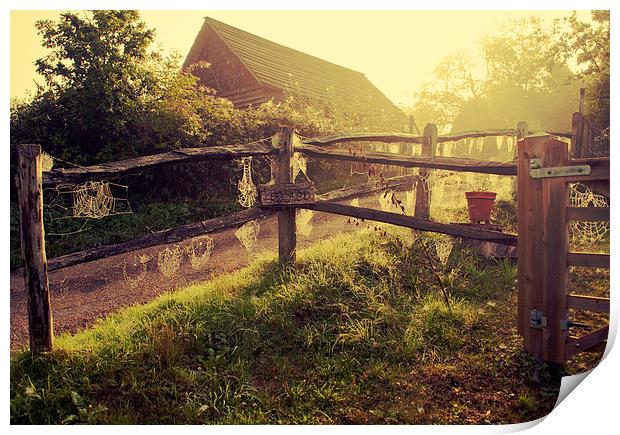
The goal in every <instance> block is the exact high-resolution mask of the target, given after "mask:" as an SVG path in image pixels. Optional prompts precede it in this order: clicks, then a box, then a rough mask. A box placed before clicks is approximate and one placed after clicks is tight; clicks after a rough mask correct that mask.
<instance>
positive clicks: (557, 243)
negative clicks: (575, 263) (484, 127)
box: [517, 134, 568, 363]
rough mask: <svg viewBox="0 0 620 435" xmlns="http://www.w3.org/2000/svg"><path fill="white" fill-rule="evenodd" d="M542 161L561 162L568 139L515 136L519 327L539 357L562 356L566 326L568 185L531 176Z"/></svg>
mask: <svg viewBox="0 0 620 435" xmlns="http://www.w3.org/2000/svg"><path fill="white" fill-rule="evenodd" d="M532 159H538V164H540V166H541V167H552V166H563V165H564V164H565V163H566V161H567V160H568V149H567V145H566V144H565V143H564V142H561V141H558V140H555V139H553V138H552V137H551V136H550V135H548V134H534V135H530V136H527V137H525V138H523V139H522V140H520V141H518V142H517V181H518V191H517V207H518V234H519V246H518V268H519V272H518V273H519V275H518V277H519V278H518V288H519V294H518V330H519V333H520V334H521V335H522V336H523V340H524V344H525V348H526V350H527V351H528V352H529V353H530V354H531V355H533V356H534V357H535V358H537V359H540V360H545V361H551V362H558V363H563V362H564V346H565V341H566V337H567V331H566V330H565V328H564V326H565V325H564V324H563V323H562V322H561V321H565V320H567V316H568V311H567V308H566V306H567V305H566V304H567V300H566V273H567V262H566V257H567V250H568V230H567V224H566V206H567V199H568V198H567V189H566V181H564V179H563V178H531V176H530V169H531V167H532V165H536V163H534V162H532Z"/></svg>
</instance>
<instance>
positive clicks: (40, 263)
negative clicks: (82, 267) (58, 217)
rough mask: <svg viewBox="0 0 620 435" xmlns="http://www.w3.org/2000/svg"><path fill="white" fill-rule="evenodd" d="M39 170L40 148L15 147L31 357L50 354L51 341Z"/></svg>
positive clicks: (52, 332)
mask: <svg viewBox="0 0 620 435" xmlns="http://www.w3.org/2000/svg"><path fill="white" fill-rule="evenodd" d="M42 167H43V163H42V154H41V145H34V144H22V145H18V147H17V189H18V196H19V213H20V218H19V230H20V236H21V251H22V258H23V260H24V283H25V286H26V300H27V304H28V332H29V338H30V351H31V352H33V353H41V352H48V351H50V350H52V345H53V340H54V328H53V323H52V309H51V306H50V291H49V281H48V277H47V258H46V255H45V233H44V231H45V230H44V228H43V188H42Z"/></svg>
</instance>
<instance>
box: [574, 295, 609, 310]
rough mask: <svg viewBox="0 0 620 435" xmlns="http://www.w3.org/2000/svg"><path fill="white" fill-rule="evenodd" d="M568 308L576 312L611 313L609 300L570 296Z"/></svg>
mask: <svg viewBox="0 0 620 435" xmlns="http://www.w3.org/2000/svg"><path fill="white" fill-rule="evenodd" d="M568 308H572V309H574V310H585V311H594V312H596V313H609V298H597V297H594V296H584V295H568Z"/></svg>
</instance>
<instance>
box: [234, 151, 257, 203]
mask: <svg viewBox="0 0 620 435" xmlns="http://www.w3.org/2000/svg"><path fill="white" fill-rule="evenodd" d="M241 165H242V166H243V177H242V178H241V180H240V181H239V183H238V185H237V187H238V188H239V196H238V197H237V201H238V202H239V204H240V205H241V206H242V207H245V208H250V207H253V206H254V204H256V197H257V194H258V191H257V189H256V185H255V184H254V182H253V181H252V157H244V158H243V159H241Z"/></svg>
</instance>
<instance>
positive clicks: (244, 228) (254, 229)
mask: <svg viewBox="0 0 620 435" xmlns="http://www.w3.org/2000/svg"><path fill="white" fill-rule="evenodd" d="M259 232H260V225H259V223H258V222H257V221H255V220H254V221H250V222H247V223H245V224H243V225H241V226H240V227H239V228H238V229H237V231H235V237H237V239H239V241H240V242H241V244H242V245H243V247H244V248H245V249H246V251H248V252H249V251H251V250H252V249H254V246H256V241H257V240H258V233H259Z"/></svg>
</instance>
